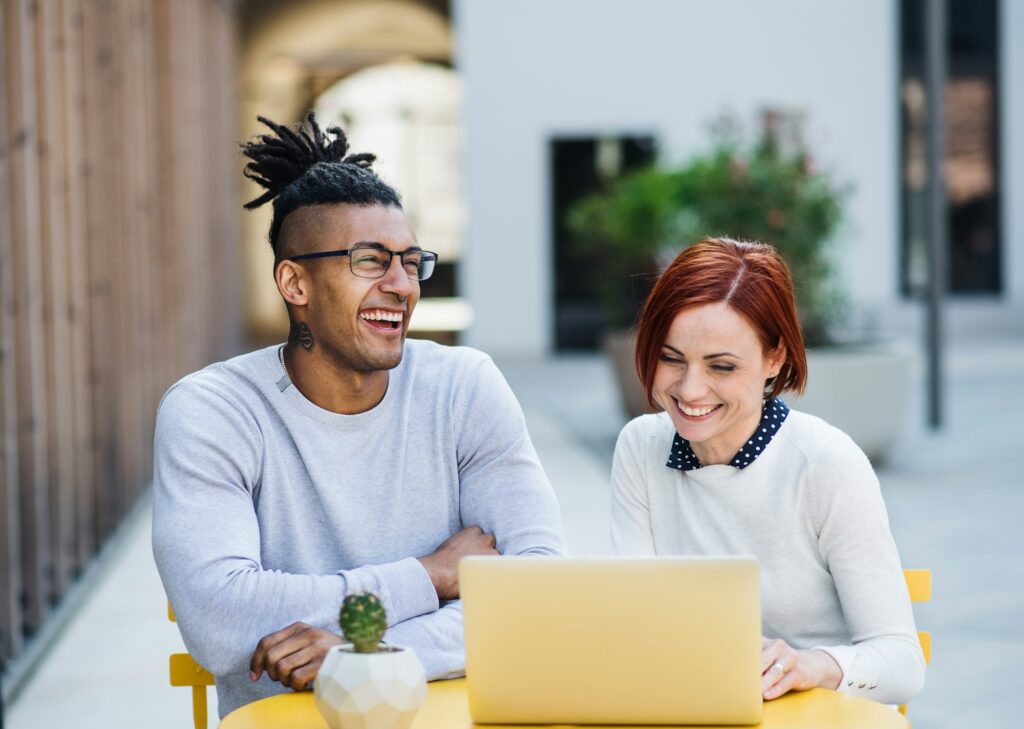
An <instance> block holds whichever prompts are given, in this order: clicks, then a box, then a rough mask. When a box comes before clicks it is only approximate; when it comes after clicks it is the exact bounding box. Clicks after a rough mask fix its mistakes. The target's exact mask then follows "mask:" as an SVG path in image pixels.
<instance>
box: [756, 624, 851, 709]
mask: <svg viewBox="0 0 1024 729" xmlns="http://www.w3.org/2000/svg"><path fill="white" fill-rule="evenodd" d="M842 678H843V672H842V669H840V668H839V664H838V663H836V661H835V659H834V658H833V657H832V656H830V655H829V654H828V653H826V652H825V651H819V650H795V649H793V648H791V647H790V646H789V644H788V643H786V641H784V640H770V639H768V638H761V693H762V695H763V696H764V698H765V699H768V700H770V699H777V698H779V697H780V696H782V695H783V694H785V693H788V692H790V691H804V690H805V689H810V688H815V687H817V686H821V687H822V688H827V689H835V688H837V687H838V686H839V681H840V680H842Z"/></svg>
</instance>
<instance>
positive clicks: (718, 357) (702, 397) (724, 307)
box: [652, 303, 786, 466]
mask: <svg viewBox="0 0 1024 729" xmlns="http://www.w3.org/2000/svg"><path fill="white" fill-rule="evenodd" d="M785 356H786V352H785V348H784V347H782V346H781V344H780V345H779V347H778V349H776V350H773V351H769V352H766V351H765V350H764V349H763V347H762V346H761V341H760V339H758V336H757V332H755V330H754V328H753V327H752V326H751V325H750V324H749V323H748V322H747V320H746V319H744V318H743V317H742V316H741V315H740V314H738V313H737V312H736V311H735V310H734V309H733V308H732V307H730V306H729V305H728V304H725V303H717V304H705V305H702V306H696V307H693V308H689V309H684V310H683V311H681V312H679V314H677V315H676V318H675V319H673V320H672V325H671V326H670V327H669V330H668V336H667V337H666V338H665V342H664V344H663V345H662V349H661V355H660V356H659V359H658V366H657V369H656V370H655V372H654V383H653V387H652V393H653V395H654V399H655V401H656V402H657V403H658V404H659V405H661V407H663V408H665V410H666V412H668V414H669V417H671V418H672V422H673V424H674V425H675V427H676V431H677V432H678V433H679V435H681V436H682V437H683V438H686V440H688V441H690V445H691V447H692V448H693V451H694V453H696V454H697V457H698V458H699V459H700V461H701V464H702V465H705V466H708V465H712V464H716V463H728V462H729V461H730V459H731V458H732V457H733V456H734V455H736V451H738V450H739V449H740V447H741V446H742V445H743V444H744V443H745V442H746V441H747V439H748V438H749V437H750V435H751V433H753V432H754V431H755V430H756V429H757V424H758V422H759V421H760V419H761V407H762V405H763V403H764V388H765V381H766V380H767V379H769V378H771V377H773V376H775V375H776V374H778V371H779V368H780V367H781V366H782V364H783V362H784V361H785Z"/></svg>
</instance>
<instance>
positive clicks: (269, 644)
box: [249, 623, 342, 691]
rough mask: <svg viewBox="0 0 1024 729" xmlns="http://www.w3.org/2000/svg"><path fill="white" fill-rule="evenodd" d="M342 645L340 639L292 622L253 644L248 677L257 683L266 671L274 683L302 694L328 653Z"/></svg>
mask: <svg viewBox="0 0 1024 729" xmlns="http://www.w3.org/2000/svg"><path fill="white" fill-rule="evenodd" d="M341 643H342V640H341V637H339V636H337V635H335V634H334V633H331V632H329V631H327V630H322V629H321V628H314V627H313V626H312V625H306V624H305V623H292V624H291V625H289V626H288V627H287V628H282V629H281V630H279V631H277V632H276V633H271V634H270V635H267V636H264V637H263V638H262V639H261V640H260V642H259V643H257V644H256V652H255V653H253V654H252V658H251V659H250V661H249V678H250V679H252V680H253V681H258V680H259V678H260V676H261V675H262V674H263V672H264V671H266V672H267V675H268V676H270V678H271V679H273V680H274V681H278V682H280V683H281V685H283V686H285V687H287V688H290V689H295V690H296V691H301V690H302V689H304V688H307V687H308V686H309V684H310V683H311V682H312V681H313V679H314V678H316V672H317V671H319V670H320V664H321V663H323V662H324V656H326V655H327V651H328V650H330V649H331V648H333V647H334V646H336V645H341Z"/></svg>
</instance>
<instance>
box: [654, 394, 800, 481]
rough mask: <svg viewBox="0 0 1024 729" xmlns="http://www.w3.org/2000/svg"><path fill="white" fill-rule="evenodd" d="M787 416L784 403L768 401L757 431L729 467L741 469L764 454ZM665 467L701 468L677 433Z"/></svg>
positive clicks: (695, 457) (777, 399)
mask: <svg viewBox="0 0 1024 729" xmlns="http://www.w3.org/2000/svg"><path fill="white" fill-rule="evenodd" d="M787 415H789V406H788V405H786V403H784V402H782V400H780V399H779V398H777V397H774V398H772V399H771V400H768V401H767V402H766V403H765V404H764V410H763V411H762V412H761V422H760V423H758V425H757V430H756V431H754V434H753V435H752V436H750V440H748V441H747V442H746V443H744V444H743V447H742V448H740V449H739V451H737V452H736V455H735V456H733V457H732V460H730V461H729V465H730V466H733V467H735V468H739V469H743V468H746V467H747V466H749V465H750V464H751V463H753V462H754V461H755V460H757V457H758V456H759V455H761V454H762V453H764V449H765V448H767V447H768V444H769V443H770V442H771V440H772V438H773V437H775V434H776V433H778V432H779V426H780V425H782V423H783V422H785V420H786V416H787ZM665 465H666V466H668V467H669V468H675V469H678V470H680V471H692V470H694V469H696V468H702V466H701V462H700V459H699V458H697V454H696V453H694V452H693V448H691V447H690V441H688V440H686V438H683V437H682V436H681V435H679V433H676V437H675V438H673V439H672V452H671V453H669V455H668V463H666V464H665Z"/></svg>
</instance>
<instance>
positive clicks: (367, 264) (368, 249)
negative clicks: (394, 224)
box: [285, 243, 437, 281]
mask: <svg viewBox="0 0 1024 729" xmlns="http://www.w3.org/2000/svg"><path fill="white" fill-rule="evenodd" d="M335 256H348V266H349V268H350V269H351V270H352V273H354V274H355V275H356V276H362V277H363V278H381V277H383V276H384V274H386V273H387V272H388V269H389V268H391V259H392V258H394V257H395V256H398V257H399V258H400V259H401V261H402V268H403V269H405V274H406V275H407V276H408V277H409V278H411V279H413V280H415V281H426V280H427V279H428V278H430V275H431V274H432V273H433V272H434V264H435V263H437V254H436V253H431V252H430V251H424V250H422V249H420V248H410V249H409V250H407V251H401V252H396V251H389V250H388V249H387V248H385V247H384V246H383V245H381V244H380V243H357V244H356V245H354V246H352V247H351V248H346V249H344V250H340V251H320V252H319V253H304V254H303V255H301V256H291V257H289V258H286V259H285V260H286V261H305V260H308V259H312V258H334V257H335Z"/></svg>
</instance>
